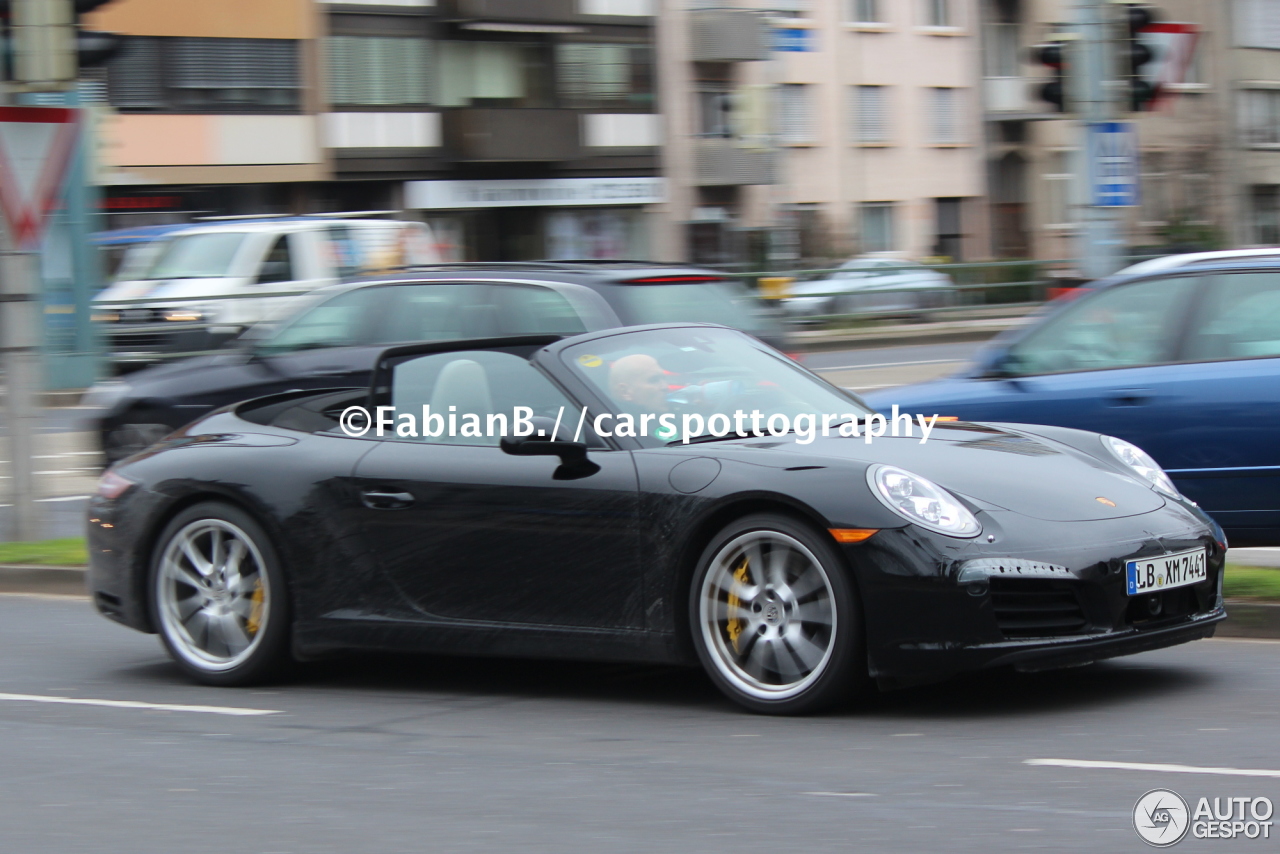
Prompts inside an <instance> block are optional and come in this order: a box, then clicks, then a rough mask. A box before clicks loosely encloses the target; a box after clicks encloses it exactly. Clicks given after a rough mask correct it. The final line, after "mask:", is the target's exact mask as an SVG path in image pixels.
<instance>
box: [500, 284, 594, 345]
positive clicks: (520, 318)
mask: <svg viewBox="0 0 1280 854" xmlns="http://www.w3.org/2000/svg"><path fill="white" fill-rule="evenodd" d="M493 290H494V297H495V299H494V301H495V302H496V303H497V324H498V334H499V335H577V334H578V333H580V332H586V331H587V327H586V326H585V325H584V324H583V322H582V318H581V317H579V316H578V312H577V311H575V310H574V307H573V305H572V304H571V303H570V302H569V301H568V300H567V299H565V298H564V297H563V296H561V295H560V294H558V293H556V292H555V291H553V290H551V289H550V288H540V287H537V286H532V285H530V286H524V285H496V286H494V289H493Z"/></svg>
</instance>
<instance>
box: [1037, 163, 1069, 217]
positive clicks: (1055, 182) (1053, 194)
mask: <svg viewBox="0 0 1280 854" xmlns="http://www.w3.org/2000/svg"><path fill="white" fill-rule="evenodd" d="M1069 157H1070V155H1069V153H1068V152H1065V151H1058V152H1054V153H1053V154H1050V155H1049V163H1048V165H1047V166H1046V168H1045V172H1044V173H1043V174H1042V176H1041V177H1042V178H1043V179H1044V224H1045V225H1046V226H1047V227H1049V228H1068V227H1070V226H1071V224H1072V220H1073V217H1072V216H1071V182H1072V179H1074V177H1075V176H1074V175H1072V174H1071V167H1070V165H1069V159H1068V158H1069Z"/></svg>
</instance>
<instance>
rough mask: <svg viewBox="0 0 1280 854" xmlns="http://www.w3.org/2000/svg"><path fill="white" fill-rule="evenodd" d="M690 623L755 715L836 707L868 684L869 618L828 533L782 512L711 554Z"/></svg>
mask: <svg viewBox="0 0 1280 854" xmlns="http://www.w3.org/2000/svg"><path fill="white" fill-rule="evenodd" d="M689 605H690V607H689V611H690V625H691V628H692V634H693V642H694V646H695V648H696V649H697V652H698V658H699V659H700V660H701V662H702V665H703V667H704V668H705V669H706V671H707V673H708V675H710V677H711V679H712V681H713V682H715V684H716V686H717V687H718V688H719V689H720V690H721V691H723V692H724V693H725V694H726V695H728V696H729V697H730V698H731V699H733V700H734V701H736V702H737V703H739V704H741V705H743V706H745V707H746V708H748V709H750V710H751V711H754V712H765V713H769V714H802V713H806V712H813V711H818V710H820V709H823V708H826V707H829V706H831V705H833V704H835V703H837V702H839V701H840V700H842V699H845V698H846V697H847V696H848V695H850V694H851V693H853V691H854V690H856V689H857V688H858V687H859V686H861V685H862V684H863V682H864V680H865V663H864V661H863V655H862V646H863V644H862V615H861V611H860V608H859V605H858V599H857V594H856V592H855V590H854V587H853V584H852V581H851V580H850V579H849V577H848V575H847V571H846V570H845V569H844V565H843V561H842V560H841V558H840V555H839V554H838V553H837V552H836V549H835V544H834V543H833V542H831V541H830V538H829V537H827V536H826V535H825V534H824V533H822V532H819V531H817V530H815V529H814V528H812V527H810V526H809V525H806V524H804V523H802V522H799V521H796V520H793V519H791V518H789V517H787V516H783V515H780V514H758V515H752V516H747V517H744V518H742V519H739V520H738V521H736V522H734V523H732V524H730V525H729V526H727V527H726V528H725V529H724V530H722V531H721V532H720V533H719V534H718V535H716V537H715V538H714V539H712V541H711V543H710V544H708V546H707V548H706V549H705V550H704V552H703V554H702V557H701V559H700V560H699V562H698V566H697V569H696V571H695V572H694V576H693V585H692V589H691V596H690V603H689Z"/></svg>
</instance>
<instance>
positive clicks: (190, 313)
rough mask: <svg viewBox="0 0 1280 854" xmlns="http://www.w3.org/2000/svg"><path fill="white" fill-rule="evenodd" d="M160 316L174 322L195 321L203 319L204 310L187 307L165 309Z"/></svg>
mask: <svg viewBox="0 0 1280 854" xmlns="http://www.w3.org/2000/svg"><path fill="white" fill-rule="evenodd" d="M161 317H163V318H164V319H165V320H169V321H173V322H175V323H195V322H198V321H201V320H204V319H205V316H204V312H202V311H195V310H193V309H189V308H174V309H169V310H168V311H165V312H164V313H163V314H162V315H161Z"/></svg>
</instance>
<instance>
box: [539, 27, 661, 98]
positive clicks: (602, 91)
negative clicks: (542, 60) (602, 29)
mask: <svg viewBox="0 0 1280 854" xmlns="http://www.w3.org/2000/svg"><path fill="white" fill-rule="evenodd" d="M556 78H557V80H558V81H559V87H560V97H561V99H562V100H563V101H564V106H569V107H584V108H593V107H606V108H607V107H628V106H634V107H643V108H646V109H648V108H649V107H651V105H652V103H653V54H652V51H651V50H650V49H649V48H648V47H646V46H643V45H629V44H586V43H582V44H579V43H576V42H570V43H567V44H561V45H557V46H556Z"/></svg>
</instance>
